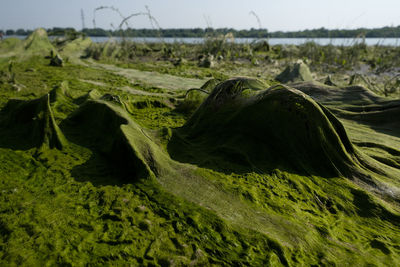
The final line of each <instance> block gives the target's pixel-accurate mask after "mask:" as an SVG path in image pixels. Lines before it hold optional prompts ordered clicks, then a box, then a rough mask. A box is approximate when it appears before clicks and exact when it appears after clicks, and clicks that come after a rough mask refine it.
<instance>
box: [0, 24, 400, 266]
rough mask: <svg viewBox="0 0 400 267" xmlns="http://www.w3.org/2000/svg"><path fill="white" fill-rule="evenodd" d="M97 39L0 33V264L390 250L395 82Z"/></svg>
mask: <svg viewBox="0 0 400 267" xmlns="http://www.w3.org/2000/svg"><path fill="white" fill-rule="evenodd" d="M107 45H108V46H109V47H108V48H107V50H110V49H111V48H110V47H111V46H112V47H114V46H115V47H114V48H115V50H114V52H115V53H117V52H118V53H120V54H121V53H124V51H125V50H124V49H126V47H125V46H128V45H130V44H129V43H123V44H117V43H112V44H111V43H109V44H107ZM132 46H133V45H132ZM93 47H94V48H95V49H98V50H99V51H97V50H96V51H97V52H99V53H100V52H102V51H100V48H101V46H98V45H95V44H91V41H90V39H88V38H83V37H82V38H77V39H75V40H67V39H65V40H64V39H59V40H56V41H54V42H50V41H49V40H48V38H47V35H46V32H45V31H44V30H37V31H35V32H34V33H33V34H32V36H30V37H28V38H27V39H26V40H24V41H17V40H13V39H11V40H10V39H6V40H4V41H1V42H0V51H2V53H3V56H2V57H0V72H1V73H2V74H4V75H3V76H2V78H0V100H1V101H0V107H1V111H0V211H1V212H0V232H1V235H0V248H1V249H0V262H1V265H4V266H36V265H70V266H84V265H85V266H86V265H106V266H108V265H113V266H114V265H116V266H119V265H133V266H187V265H191V266H210V265H214V266H221V265H222V266H346V265H350V264H351V265H355V266H366V265H370V266H396V265H398V263H399V262H400V247H399V245H398V244H399V243H400V232H399V226H400V225H399V222H400V207H399V200H400V190H399V188H400V181H399V177H400V139H399V135H398V134H399V133H400V132H399V130H400V128H398V126H397V124H396V120H397V119H396V118H397V117H396V115H397V113H398V107H399V103H398V100H396V99H393V98H387V97H384V96H383V95H377V94H376V93H375V92H372V91H371V90H370V89H368V88H365V87H362V86H358V85H354V84H352V85H348V84H340V83H333V82H332V80H331V78H330V81H331V83H329V85H326V84H323V83H320V82H318V81H314V79H315V77H316V76H317V75H319V74H315V73H312V74H311V71H310V70H309V69H308V68H307V66H306V64H305V63H304V62H300V61H299V62H296V63H294V65H291V63H289V65H288V66H287V68H281V69H280V70H279V71H277V72H275V73H272V72H271V74H270V75H271V76H269V78H267V79H262V78H260V77H258V78H257V77H254V76H252V77H243V76H240V75H229V73H231V71H232V69H233V67H232V66H233V65H235V64H236V63H229V62H228V61H227V62H225V63H222V62H219V63H215V64H217V65H216V66H217V67H215V64H214V67H212V68H214V69H211V70H207V71H210V72H209V73H211V74H213V75H214V76H213V78H211V77H210V79H208V81H204V76H202V75H204V73H205V72H206V70H204V69H201V68H204V67H199V66H198V62H197V61H196V60H197V59H194V62H191V61H190V59H189V60H188V61H184V60H181V61H180V62H181V63H180V64H175V65H174V67H171V68H174V69H173V70H169V72H167V73H165V72H164V70H165V69H164V66H163V65H162V64H167V63H166V62H167V61H165V62H164V63H163V61H162V60H160V59H159V58H158V60H155V59H152V58H151V57H149V56H148V54H146V55H140V53H142V52H143V53H166V52H165V51H166V50H165V48H164V50H158V51H156V49H155V48H154V47H153V46H151V45H150V46H149V47H147V48H146V49H147V50H146V51H147V52H144V50H143V51H142V50H140V49H139V47H140V45H136V46H135V49H136V52H137V54H136V57H138V58H140V57H141V56H143V57H144V59H143V62H145V63H143V64H144V65H139V63H137V62H136V63H132V64H133V65H131V66H128V67H127V66H124V67H121V66H120V65H119V64H123V63H122V62H120V61H118V60H120V59H117V61H112V60H110V61H107V60H104V59H105V58H107V57H108V56H110V55H112V54H113V53H111V52H110V53H108V52H107V53H106V54H103V55H101V56H99V58H98V60H100V62H99V61H96V60H93V59H88V58H87V53H88V52H91V53H94V52H96V51H94V50H93V49H94V48H93ZM114 48H113V49H114ZM117 48H118V49H117ZM192 49H193V50H195V49H197V48H196V47H195V46H194V47H193V48H192ZM232 49H234V48H232ZM274 49H275V48H272V50H271V51H272V52H271V53H275V52H274ZM50 51H53V52H52V53H50ZM116 51H117V52H116ZM140 51H141V52H140ZM232 51H234V50H232ZM97 52H96V53H97ZM254 53H255V55H256V56H257V55H262V56H263V57H264V58H265V53H270V52H266V51H264V50H260V51H258V50H257V51H255V52H254ZM49 55H50V56H49ZM51 55H53V56H54V55H60V57H61V58H62V59H63V64H62V66H53V65H51V64H50V61H51ZM215 56H217V55H215ZM210 58H211V57H210ZM167 60H169V59H167ZM265 60H267V59H265ZM148 61H151V62H152V64H154V65H153V66H152V67H151V69H150V67H149V65H146V64H147V63H146V62H148ZM192 61H193V60H192ZM140 64H142V63H140ZM182 64H183V65H182ZM229 64H232V66H230V65H229ZM249 64H251V66H250V65H249V66H248V67H246V68H249V69H251V70H252V69H253V68H255V69H257V68H258V66H256V65H255V64H254V62H249ZM274 64H275V63H274ZM275 65H276V64H275ZM235 66H236V67H237V66H238V64H236V65H235ZM269 66H270V67H271V68H273V64H271V65H269ZM219 71H221V72H222V71H226V72H224V73H225V74H223V75H221V73H220V72H219ZM281 71H283V72H281ZM172 72H173V73H172ZM278 72H281V75H276V74H278ZM193 73H197V74H199V75H200V76H199V77H197V78H195V75H194V74H193ZM197 74H196V75H197ZM226 76H229V78H227V77H226ZM233 76H236V77H233ZM256 76H259V75H256ZM152 77H154V79H152ZM274 77H276V79H275V78H274ZM278 77H281V78H282V79H283V77H286V78H285V79H283V80H282V79H280V78H279V79H278ZM152 81H153V82H154V83H152ZM278 81H280V82H282V83H284V84H281V83H280V82H278ZM175 83H177V84H176V88H174V87H173V84H175ZM179 83H182V84H179ZM201 84H203V86H201Z"/></svg>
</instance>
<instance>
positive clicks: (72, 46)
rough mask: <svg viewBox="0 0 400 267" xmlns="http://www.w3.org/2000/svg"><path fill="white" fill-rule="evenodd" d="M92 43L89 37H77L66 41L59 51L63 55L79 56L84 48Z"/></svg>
mask: <svg viewBox="0 0 400 267" xmlns="http://www.w3.org/2000/svg"><path fill="white" fill-rule="evenodd" d="M92 43H93V42H92V39H90V38H89V37H87V38H83V37H79V38H77V39H75V40H73V41H70V42H67V43H66V44H65V45H64V46H63V47H62V48H61V52H62V54H63V55H68V56H81V55H82V54H83V52H84V51H85V49H87V48H88V47H89V46H90V45H91V44H92Z"/></svg>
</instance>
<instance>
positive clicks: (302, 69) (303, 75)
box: [275, 60, 313, 83]
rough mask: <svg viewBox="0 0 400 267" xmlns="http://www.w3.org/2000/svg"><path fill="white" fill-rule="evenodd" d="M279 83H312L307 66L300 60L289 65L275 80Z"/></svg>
mask: <svg viewBox="0 0 400 267" xmlns="http://www.w3.org/2000/svg"><path fill="white" fill-rule="evenodd" d="M275 79H276V80H277V81H279V82H281V83H293V82H301V81H312V80H313V78H312V75H311V72H310V69H309V68H308V66H307V65H306V64H305V63H304V62H303V61H301V60H299V61H298V62H296V63H294V64H292V65H289V66H287V67H286V69H285V70H284V71H282V72H281V73H280V74H279V75H278V76H276V78H275Z"/></svg>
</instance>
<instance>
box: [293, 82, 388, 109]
mask: <svg viewBox="0 0 400 267" xmlns="http://www.w3.org/2000/svg"><path fill="white" fill-rule="evenodd" d="M290 86H291V87H293V88H295V89H297V90H300V91H302V92H303V93H305V94H307V95H309V96H311V97H312V98H314V99H315V100H317V101H318V102H322V103H332V102H333V103H338V102H341V103H346V104H359V105H370V104H375V103H378V102H382V101H383V99H382V98H381V97H379V96H377V95H376V94H375V93H374V92H372V91H371V90H369V89H367V88H365V87H362V86H356V85H353V86H347V87H333V86H328V85H325V84H322V83H318V82H315V81H309V82H298V83H294V84H291V85H290Z"/></svg>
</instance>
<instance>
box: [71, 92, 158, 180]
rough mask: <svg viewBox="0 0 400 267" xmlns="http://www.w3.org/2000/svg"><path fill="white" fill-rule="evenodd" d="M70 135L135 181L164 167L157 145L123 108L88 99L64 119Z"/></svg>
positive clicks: (74, 140)
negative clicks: (161, 164)
mask: <svg viewBox="0 0 400 267" xmlns="http://www.w3.org/2000/svg"><path fill="white" fill-rule="evenodd" d="M63 128H65V129H66V131H67V132H68V137H69V138H70V139H71V140H72V141H73V142H75V143H77V144H80V145H83V146H85V147H88V148H90V149H93V150H95V151H96V152H98V153H100V154H102V155H104V156H105V157H106V158H108V159H110V160H111V161H112V162H114V163H116V165H117V166H118V168H119V171H121V172H123V173H124V174H126V175H128V176H129V179H131V180H133V181H134V180H137V179H140V178H146V177H154V176H155V174H157V173H158V172H159V170H160V166H159V162H160V160H158V159H157V157H158V156H159V153H158V151H157V146H156V145H155V144H154V143H153V142H152V140H151V139H150V138H149V136H148V135H146V133H145V131H144V130H143V129H142V128H141V127H140V126H138V125H137V124H136V123H135V122H133V121H132V120H130V118H129V116H128V114H127V113H126V111H125V110H123V109H122V108H120V107H118V106H116V105H113V104H112V103H109V102H106V101H101V100H88V101H86V102H85V103H83V104H82V105H81V106H80V107H79V109H77V110H76V111H75V112H74V113H73V114H71V116H70V117H69V118H68V119H67V120H66V121H65V122H63Z"/></svg>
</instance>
